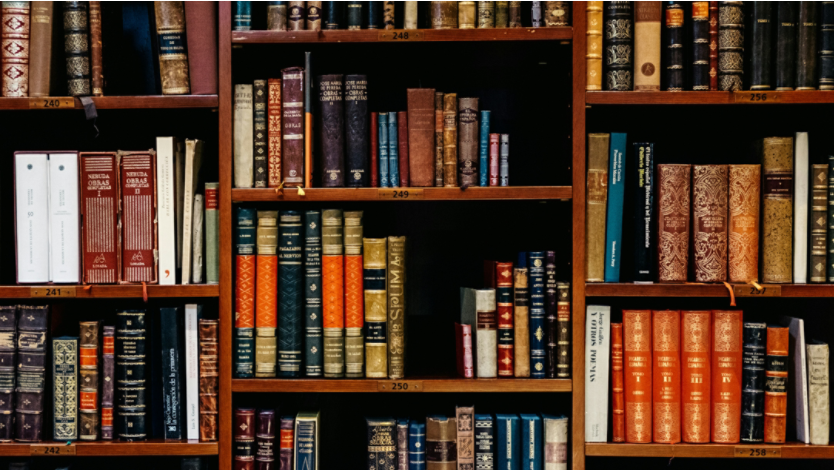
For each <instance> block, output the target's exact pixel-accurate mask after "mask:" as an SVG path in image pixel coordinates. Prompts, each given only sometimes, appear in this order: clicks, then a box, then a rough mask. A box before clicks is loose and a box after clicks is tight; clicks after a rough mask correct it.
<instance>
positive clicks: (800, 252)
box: [792, 132, 811, 284]
mask: <svg viewBox="0 0 834 470" xmlns="http://www.w3.org/2000/svg"><path fill="white" fill-rule="evenodd" d="M794 143H795V145H794V155H793V156H794V159H793V171H794V175H793V182H794V187H793V224H792V225H793V227H792V228H793V282H794V283H796V284H806V283H807V282H808V216H809V212H810V209H809V207H808V202H809V198H810V188H809V187H808V185H809V180H810V179H811V174H810V170H811V168H810V167H809V164H808V160H809V159H808V133H807V132H797V133H796V139H795V140H794Z"/></svg>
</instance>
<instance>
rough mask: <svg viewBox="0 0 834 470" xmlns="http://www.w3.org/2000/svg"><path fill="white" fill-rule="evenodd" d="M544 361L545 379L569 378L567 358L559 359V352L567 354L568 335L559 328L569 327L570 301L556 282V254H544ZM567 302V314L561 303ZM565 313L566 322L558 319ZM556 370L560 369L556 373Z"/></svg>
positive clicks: (553, 252) (552, 252)
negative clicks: (561, 342) (562, 346)
mask: <svg viewBox="0 0 834 470" xmlns="http://www.w3.org/2000/svg"><path fill="white" fill-rule="evenodd" d="M545 276H547V279H546V280H545V343H546V344H545V346H546V349H545V361H544V368H545V370H546V371H547V372H546V374H545V375H546V377H547V378H548V379H555V378H557V377H559V378H564V377H569V376H570V372H569V369H568V367H569V366H568V361H567V357H566V358H565V359H564V360H562V359H561V358H560V357H559V352H560V351H561V352H564V353H565V354H567V352H568V351H567V350H568V345H569V344H570V343H568V342H567V340H568V334H567V331H565V332H564V334H562V332H561V331H560V330H561V328H569V327H570V313H569V312H570V306H569V305H570V303H569V302H570V300H569V299H568V298H567V292H566V291H565V289H564V287H567V286H564V287H563V288H562V289H561V290H560V289H559V283H558V282H556V252H555V251H548V252H545ZM564 301H568V306H567V312H565V307H566V306H565V305H563V304H562V302H564ZM565 313H567V320H565V319H564V318H560V317H559V315H560V314H561V316H562V317H564V315H565ZM562 340H565V341H566V343H565V345H564V346H565V347H564V348H562V349H561V350H560V348H559V342H560V341H562ZM557 369H561V370H559V371H558V373H557Z"/></svg>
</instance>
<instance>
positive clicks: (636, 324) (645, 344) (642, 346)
mask: <svg viewBox="0 0 834 470" xmlns="http://www.w3.org/2000/svg"><path fill="white" fill-rule="evenodd" d="M623 328H624V330H625V331H624V332H623V343H624V344H623V346H624V348H625V350H626V351H631V352H640V351H651V333H652V317H651V312H650V311H648V310H627V311H625V312H623Z"/></svg>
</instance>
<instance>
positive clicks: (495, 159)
mask: <svg viewBox="0 0 834 470" xmlns="http://www.w3.org/2000/svg"><path fill="white" fill-rule="evenodd" d="M500 138H501V134H490V135H489V185H490V186H498V176H499V173H500V157H499V155H500V154H499V147H500V143H499V141H500Z"/></svg>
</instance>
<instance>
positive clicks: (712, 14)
mask: <svg viewBox="0 0 834 470" xmlns="http://www.w3.org/2000/svg"><path fill="white" fill-rule="evenodd" d="M709 89H710V91H717V90H718V2H709Z"/></svg>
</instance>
